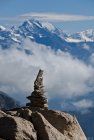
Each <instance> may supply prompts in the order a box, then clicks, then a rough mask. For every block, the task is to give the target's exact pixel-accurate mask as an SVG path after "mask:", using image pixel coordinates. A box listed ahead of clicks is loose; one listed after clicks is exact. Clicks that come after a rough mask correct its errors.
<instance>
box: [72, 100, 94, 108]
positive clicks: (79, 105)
mask: <svg viewBox="0 0 94 140" xmlns="http://www.w3.org/2000/svg"><path fill="white" fill-rule="evenodd" d="M73 105H74V106H76V107H77V108H79V109H87V108H90V107H92V106H93V102H92V101H91V100H87V99H83V100H80V101H77V102H74V103H73Z"/></svg>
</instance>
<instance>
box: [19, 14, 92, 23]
mask: <svg viewBox="0 0 94 140" xmlns="http://www.w3.org/2000/svg"><path fill="white" fill-rule="evenodd" d="M20 17H21V18H31V17H34V18H37V19H39V20H43V21H44V20H46V21H52V22H69V21H85V20H87V21H88V20H94V16H86V15H72V14H63V13H32V12H31V13H26V14H23V15H21V16H20Z"/></svg>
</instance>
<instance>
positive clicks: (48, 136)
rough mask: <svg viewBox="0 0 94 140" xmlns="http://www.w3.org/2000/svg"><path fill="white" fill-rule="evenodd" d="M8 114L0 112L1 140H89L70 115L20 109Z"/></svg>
mask: <svg viewBox="0 0 94 140" xmlns="http://www.w3.org/2000/svg"><path fill="white" fill-rule="evenodd" d="M12 112H13V113H12ZM6 113H7V112H6ZM6 113H5V112H3V111H0V138H3V139H7V140H87V138H86V136H85V134H84V132H83V130H82V129H81V127H80V125H79V123H78V121H77V119H76V117H75V116H72V115H70V114H68V113H65V112H60V111H54V110H47V109H41V108H34V109H33V108H32V109H30V108H20V109H18V110H17V111H15V112H14V111H10V112H8V114H6ZM13 114H14V116H13Z"/></svg>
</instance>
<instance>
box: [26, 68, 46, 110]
mask: <svg viewBox="0 0 94 140" xmlns="http://www.w3.org/2000/svg"><path fill="white" fill-rule="evenodd" d="M27 99H29V100H30V103H27V104H26V105H27V106H29V107H39V108H48V104H47V98H46V97H45V95H44V86H43V70H39V72H38V75H37V78H36V80H35V82H34V91H33V92H32V93H31V96H28V97H27Z"/></svg>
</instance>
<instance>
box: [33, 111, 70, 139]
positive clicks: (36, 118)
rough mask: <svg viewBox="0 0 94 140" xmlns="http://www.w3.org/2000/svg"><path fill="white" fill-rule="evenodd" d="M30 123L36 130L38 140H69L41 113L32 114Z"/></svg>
mask: <svg viewBox="0 0 94 140" xmlns="http://www.w3.org/2000/svg"><path fill="white" fill-rule="evenodd" d="M32 121H33V124H34V127H35V129H36V130H37V138H38V140H69V139H68V138H66V136H64V135H63V134H62V133H61V132H59V131H58V130H57V129H56V128H54V127H53V126H52V125H51V124H50V123H49V122H48V121H47V120H46V119H45V118H44V116H43V115H42V114H41V113H38V112H35V113H33V114H32Z"/></svg>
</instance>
